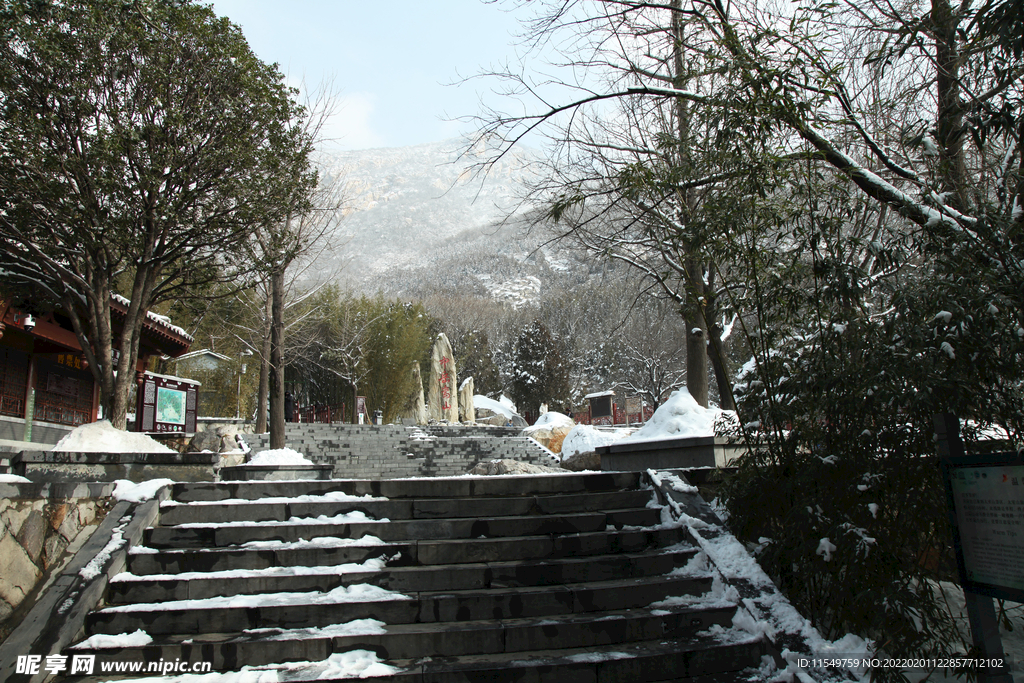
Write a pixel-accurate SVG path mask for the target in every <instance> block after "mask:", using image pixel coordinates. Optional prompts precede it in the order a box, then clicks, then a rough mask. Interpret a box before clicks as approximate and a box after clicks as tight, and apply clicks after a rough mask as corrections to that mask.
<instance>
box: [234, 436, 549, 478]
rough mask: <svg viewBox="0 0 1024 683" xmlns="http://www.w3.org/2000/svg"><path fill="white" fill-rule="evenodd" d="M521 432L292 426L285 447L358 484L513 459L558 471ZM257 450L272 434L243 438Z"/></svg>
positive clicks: (431, 474) (460, 470)
mask: <svg viewBox="0 0 1024 683" xmlns="http://www.w3.org/2000/svg"><path fill="white" fill-rule="evenodd" d="M520 432H521V430H520V429H516V428H506V427H492V426H465V425H430V426H404V425H350V424H337V423H335V424H300V423H294V422H291V423H288V425H287V426H286V429H285V445H286V446H287V447H289V448H292V449H294V450H296V451H298V452H300V453H302V454H303V455H305V456H306V457H307V458H309V459H310V460H312V461H313V462H314V463H316V464H318V465H322V464H330V465H332V466H333V467H334V476H335V477H340V478H353V479H364V478H365V479H394V478H398V477H450V476H455V475H460V474H464V473H465V472H466V471H467V470H469V469H470V468H471V467H473V466H474V465H476V464H477V463H478V462H480V461H481V460H500V459H503V458H508V459H511V460H519V461H521V462H528V463H531V464H533V465H546V466H556V467H557V466H558V461H557V459H556V458H554V457H553V456H552V454H551V452H550V451H548V450H547V449H546V448H544V447H543V446H541V445H540V444H539V443H537V442H536V441H534V440H533V439H531V438H529V437H525V436H522V435H521V434H520ZM243 438H244V439H245V440H246V442H247V443H248V444H249V446H251V447H252V449H253V451H262V450H266V449H267V448H269V441H270V436H269V434H247V435H245V436H244V437H243Z"/></svg>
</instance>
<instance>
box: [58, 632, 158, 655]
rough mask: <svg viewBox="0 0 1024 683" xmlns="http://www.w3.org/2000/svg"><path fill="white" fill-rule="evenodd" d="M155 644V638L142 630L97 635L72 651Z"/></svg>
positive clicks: (75, 646) (79, 644) (74, 647)
mask: <svg viewBox="0 0 1024 683" xmlns="http://www.w3.org/2000/svg"><path fill="white" fill-rule="evenodd" d="M152 642H153V637H152V636H150V635H149V634H148V633H146V632H145V631H143V630H142V629H141V628H140V629H139V630H137V631H135V632H134V633H119V634H117V635H116V636H111V635H107V634H105V633H97V634H96V635H94V636H90V637H89V638H86V639H85V640H83V641H82V642H80V643H78V644H77V645H74V646H72V648H71V649H72V650H93V649H100V648H116V647H142V646H144V645H149V644H150V643H152Z"/></svg>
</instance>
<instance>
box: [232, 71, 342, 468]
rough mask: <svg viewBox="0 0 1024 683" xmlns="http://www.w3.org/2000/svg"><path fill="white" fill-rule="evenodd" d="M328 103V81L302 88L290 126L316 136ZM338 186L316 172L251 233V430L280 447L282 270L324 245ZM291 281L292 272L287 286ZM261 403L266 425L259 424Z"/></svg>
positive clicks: (308, 260)
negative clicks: (262, 431) (305, 188)
mask: <svg viewBox="0 0 1024 683" xmlns="http://www.w3.org/2000/svg"><path fill="white" fill-rule="evenodd" d="M334 102H335V100H334V98H333V93H332V91H331V89H330V87H329V86H321V87H320V88H318V89H317V90H315V91H313V92H311V93H310V92H309V91H307V103H306V108H307V110H308V111H309V115H308V116H307V117H305V118H303V119H297V120H295V121H294V122H293V125H294V126H295V127H297V128H298V129H300V130H301V132H302V134H303V135H305V136H307V137H308V138H309V139H311V140H314V141H319V139H320V135H321V131H322V130H323V127H324V125H325V124H326V122H327V121H328V119H329V118H330V117H331V115H332V114H333V113H334V106H335V105H334ZM343 190H344V182H343V178H342V177H341V176H337V175H334V176H331V175H327V176H324V177H321V178H320V181H319V183H318V184H317V186H316V188H315V189H314V191H313V192H312V194H311V195H310V197H309V201H308V202H306V203H304V204H302V205H296V206H295V207H294V209H293V210H291V211H289V212H288V213H287V214H286V215H285V217H284V219H283V220H282V221H280V222H278V223H275V224H268V225H264V226H263V227H262V228H261V229H259V230H257V231H255V232H254V233H253V236H252V241H251V248H252V252H253V258H254V259H255V260H256V261H257V262H259V263H260V264H262V266H263V268H264V279H263V282H262V284H261V289H262V291H263V292H264V293H265V294H266V295H267V298H266V303H265V306H264V307H263V309H262V311H263V314H264V315H263V321H264V322H263V335H262V337H261V339H260V345H259V347H258V348H257V350H258V351H259V355H260V359H261V365H260V396H259V400H258V401H257V406H258V407H257V429H259V428H260V427H269V432H270V447H271V448H283V447H284V428H285V414H284V393H285V390H284V371H285V364H286V361H285V309H286V307H287V303H286V299H287V294H288V291H289V289H290V287H289V281H288V279H287V272H288V270H289V268H291V267H292V266H293V265H297V264H304V265H305V266H306V267H309V266H310V264H312V263H313V261H314V260H315V258H316V257H317V256H319V255H321V253H322V252H323V251H324V249H326V248H327V246H328V244H327V240H326V238H327V237H328V236H329V235H331V234H333V231H334V228H335V227H336V225H337V222H338V220H340V218H341V209H342V207H343V205H344V198H343ZM300 271H304V269H300ZM296 280H297V278H296V277H292V279H291V285H292V286H294V284H295V282H296ZM264 378H266V382H264ZM267 405H269V425H266V424H261V421H263V420H264V419H265V417H264V415H265V414H266V410H265V409H264V406H267Z"/></svg>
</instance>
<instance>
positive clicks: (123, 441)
mask: <svg viewBox="0 0 1024 683" xmlns="http://www.w3.org/2000/svg"><path fill="white" fill-rule="evenodd" d="M50 450H52V451H63V452H70V453H177V451H175V450H174V449H173V448H168V447H167V446H165V445H163V444H162V443H160V442H159V441H156V440H154V439H152V438H150V437H148V436H146V435H145V434H142V433H140V432H126V431H122V430H120V429H116V428H115V427H114V425H112V424H110V421H109V420H100V421H99V422H90V423H88V424H84V425H79V426H78V427H75V428H74V430H72V432H71V433H70V434H68V435H67V436H65V437H64V438H63V439H61V440H60V441H58V442H57V445H56V446H54V447H53V448H52V449H50Z"/></svg>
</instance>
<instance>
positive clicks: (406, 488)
mask: <svg viewBox="0 0 1024 683" xmlns="http://www.w3.org/2000/svg"><path fill="white" fill-rule="evenodd" d="M172 495H173V497H172V499H171V500H169V501H166V502H164V503H163V504H162V506H161V509H160V517H159V523H158V525H156V526H153V527H151V528H149V529H147V530H146V532H145V535H144V537H143V543H142V545H141V546H136V547H134V548H132V550H131V551H130V555H129V560H128V573H124V574H120V575H118V576H117V577H115V578H114V580H112V581H111V582H110V584H109V585H108V588H107V592H106V596H105V606H101V608H98V609H96V610H94V611H93V612H91V613H90V614H89V616H88V618H87V620H86V631H87V635H88V636H89V638H88V639H87V640H85V641H84V642H80V643H79V644H78V645H76V646H73V647H72V648H70V649H68V650H65V654H66V655H69V656H70V655H76V654H78V655H82V654H87V655H95V656H96V670H95V672H96V673H95V674H94V677H93V678H87V679H80V680H89V681H93V680H96V681H100V680H114V679H117V678H118V676H117V675H115V674H114V673H113V671H109V672H108V673H103V674H101V673H99V672H100V670H101V667H103V666H104V665H105V664H108V665H109V664H111V663H118V662H120V663H122V666H123V665H124V663H126V662H141V663H144V664H142V665H140V666H148V664H145V663H149V662H153V663H156V664H155V666H156V668H155V669H153V670H154V671H160V670H161V668H160V667H163V670H164V671H165V672H166V671H167V670H168V669H167V666H168V664H167V663H176V664H174V666H176V667H177V668H175V669H173V670H172V671H173V672H174V673H176V674H180V673H181V672H184V671H192V669H191V668H186V667H191V665H192V664H196V663H208V664H209V666H211V667H212V670H213V671H214V672H241V673H238V674H237V676H226V677H225V678H224V679H222V680H225V681H241V680H254V681H255V680H296V681H298V680H342V679H346V678H363V679H367V680H388V681H403V682H405V681H409V682H413V681H415V682H427V681H430V682H431V683H435V682H436V683H442V682H443V683H448V682H451V683H454V682H465V681H558V682H560V683H561V682H566V681H569V682H573V681H594V682H601V683H604V682H611V681H621V682H627V681H629V682H633V681H694V682H697V681H700V682H705V681H746V680H767V678H766V677H765V676H764V675H762V674H760V673H759V671H758V668H759V667H762V666H763V665H764V664H765V662H766V661H768V660H766V659H764V658H765V657H766V655H773V653H774V648H773V646H772V644H771V643H770V642H769V641H768V640H767V639H766V638H765V637H764V636H763V635H755V634H753V633H751V632H748V631H746V630H743V629H742V628H739V627H738V626H735V625H734V617H736V615H737V610H738V609H742V608H738V606H737V603H738V602H739V601H740V598H739V595H738V594H736V592H735V590H733V591H731V592H730V591H729V590H725V589H723V586H722V585H721V580H720V579H721V577H720V576H717V577H716V575H714V574H713V572H712V571H709V569H708V564H707V562H706V558H703V557H702V554H703V553H702V552H701V551H700V549H699V548H698V547H697V546H695V545H694V538H695V536H693V535H691V534H690V533H689V529H688V527H687V526H685V525H681V524H678V523H673V522H672V521H671V515H669V514H667V512H668V510H667V509H666V508H662V507H661V506H660V505H659V504H658V503H657V499H656V497H655V491H654V490H653V489H652V488H651V487H650V485H649V484H645V477H644V475H641V474H640V473H623V472H615V473H612V472H607V473H583V474H565V475H551V476H518V477H458V478H451V479H420V480H362V481H356V480H352V481H347V480H333V481H322V482H318V481H301V482H299V481H295V482H282V481H273V482H270V481H266V482H263V481H261V482H221V483H179V484H175V485H174V486H173V494H172ZM748 616H749V615H748ZM736 623H742V620H736ZM755 631H756V629H755ZM118 634H129V635H118ZM104 636H110V637H104ZM773 656H774V655H773ZM775 661H779V660H778V659H777V658H776V659H775ZM200 665H201V664H200ZM201 666H202V665H201ZM243 667H252V668H253V669H254V670H251V669H245V670H243ZM264 669H265V670H266V671H264ZM142 671H143V672H145V671H146V669H142ZM141 675H142V676H145V675H146V674H145V673H142V674H141ZM260 675H265V676H268V677H267V678H260ZM131 677H132V676H130V675H123V676H121V678H131ZM136 677H139V674H137V675H136ZM146 680H151V681H152V680H154V679H152V678H146ZM204 680H205V679H204Z"/></svg>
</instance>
